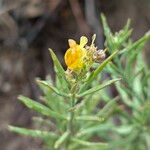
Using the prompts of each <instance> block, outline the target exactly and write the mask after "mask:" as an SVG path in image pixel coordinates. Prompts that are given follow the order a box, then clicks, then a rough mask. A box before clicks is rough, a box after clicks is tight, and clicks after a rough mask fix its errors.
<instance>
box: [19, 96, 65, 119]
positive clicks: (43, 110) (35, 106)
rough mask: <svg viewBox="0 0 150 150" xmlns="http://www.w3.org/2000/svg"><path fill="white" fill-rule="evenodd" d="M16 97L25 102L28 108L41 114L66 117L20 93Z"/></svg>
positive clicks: (60, 117)
mask: <svg viewBox="0 0 150 150" xmlns="http://www.w3.org/2000/svg"><path fill="white" fill-rule="evenodd" d="M18 99H19V100H20V101H21V102H22V103H23V104H25V105H26V106H27V107H28V108H30V109H33V110H35V111H37V112H39V113H41V114H42V115H45V116H49V117H54V118H59V119H66V118H65V117H64V116H62V115H61V114H58V113H57V112H54V111H52V110H50V109H49V108H48V107H46V106H44V105H43V104H41V103H39V102H36V101H34V100H32V99H30V98H28V97H25V96H22V95H20V96H19V97H18Z"/></svg>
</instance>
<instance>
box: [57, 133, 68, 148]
mask: <svg viewBox="0 0 150 150" xmlns="http://www.w3.org/2000/svg"><path fill="white" fill-rule="evenodd" d="M69 134H70V132H69V131H66V132H65V133H64V134H63V135H62V136H60V137H59V138H58V140H57V141H56V142H55V144H54V148H55V149H58V148H59V147H60V146H61V145H62V144H63V142H64V141H65V140H66V139H67V138H68V136H69Z"/></svg>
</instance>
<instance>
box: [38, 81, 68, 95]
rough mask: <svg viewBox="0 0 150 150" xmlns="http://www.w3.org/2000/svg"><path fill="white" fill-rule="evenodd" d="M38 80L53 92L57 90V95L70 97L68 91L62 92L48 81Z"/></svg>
mask: <svg viewBox="0 0 150 150" xmlns="http://www.w3.org/2000/svg"><path fill="white" fill-rule="evenodd" d="M37 82H38V83H39V84H41V85H43V86H45V87H46V88H48V89H50V90H52V91H53V92H55V93H56V94H57V95H60V96H64V97H68V94H66V93H63V92H60V91H59V90H58V89H57V88H56V87H54V86H52V85H50V84H48V83H47V82H46V81H42V80H39V79H38V80H37Z"/></svg>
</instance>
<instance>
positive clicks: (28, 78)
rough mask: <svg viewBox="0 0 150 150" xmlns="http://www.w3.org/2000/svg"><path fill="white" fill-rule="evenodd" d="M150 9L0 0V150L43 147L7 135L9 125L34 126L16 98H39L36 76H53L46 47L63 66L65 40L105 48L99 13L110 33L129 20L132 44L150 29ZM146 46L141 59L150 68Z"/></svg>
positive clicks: (118, 3)
mask: <svg viewBox="0 0 150 150" xmlns="http://www.w3.org/2000/svg"><path fill="white" fill-rule="evenodd" d="M149 11H150V0H0V150H40V149H42V148H41V147H42V142H41V141H40V140H34V139H32V138H26V137H22V136H20V135H16V134H13V133H10V132H9V131H7V126H8V125H9V124H12V125H17V126H22V127H28V128H33V124H32V120H31V117H32V116H33V115H34V112H32V111H30V110H28V109H27V108H25V107H24V106H23V105H22V104H20V103H19V102H18V100H17V96H18V95H19V94H23V95H26V96H29V97H31V98H33V99H35V100H38V97H39V95H40V91H39V90H38V88H37V86H36V84H35V80H34V79H35V77H40V78H42V79H44V78H45V76H46V75H48V74H51V75H53V66H52V62H51V59H50V57H49V54H48V48H49V47H50V48H52V49H53V50H54V51H55V53H56V54H57V56H58V57H59V59H60V61H61V62H62V64H64V60H63V55H64V52H65V51H66V50H67V48H68V43H67V40H68V38H73V39H75V40H79V37H80V36H81V35H86V36H87V37H91V35H92V34H94V33H96V34H97V41H96V42H97V45H98V47H99V48H103V45H104V40H105V39H104V36H103V30H102V26H101V21H100V13H102V12H103V13H104V14H105V15H106V17H107V20H108V23H109V25H110V27H111V29H112V31H114V32H115V31H118V30H120V29H121V28H122V27H123V26H124V25H125V23H126V21H127V19H128V18H131V19H132V28H134V31H133V40H136V39H138V38H139V37H141V36H142V35H143V34H144V33H145V32H146V31H148V30H149V29H150V12H149ZM149 48H150V44H148V45H147V47H146V48H145V51H144V53H143V55H145V59H146V58H147V59H146V60H147V62H148V63H149V64H150V59H149V54H150V50H149ZM146 56H147V57H146ZM64 67H65V66H64Z"/></svg>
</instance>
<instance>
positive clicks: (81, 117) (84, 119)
mask: <svg viewBox="0 0 150 150" xmlns="http://www.w3.org/2000/svg"><path fill="white" fill-rule="evenodd" d="M75 119H76V120H79V121H80V120H81V121H97V122H103V121H104V118H102V117H97V116H87V115H83V116H78V117H76V118H75Z"/></svg>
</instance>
